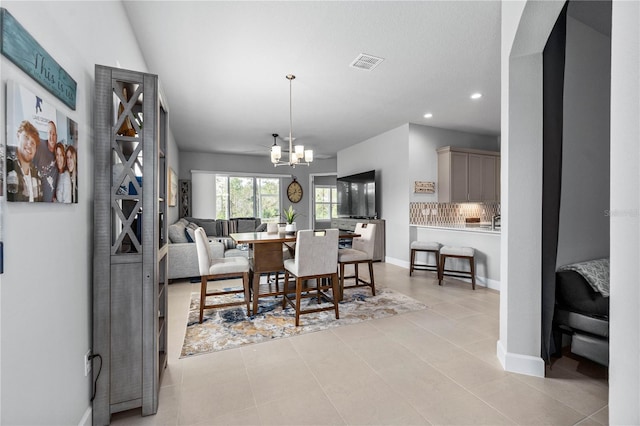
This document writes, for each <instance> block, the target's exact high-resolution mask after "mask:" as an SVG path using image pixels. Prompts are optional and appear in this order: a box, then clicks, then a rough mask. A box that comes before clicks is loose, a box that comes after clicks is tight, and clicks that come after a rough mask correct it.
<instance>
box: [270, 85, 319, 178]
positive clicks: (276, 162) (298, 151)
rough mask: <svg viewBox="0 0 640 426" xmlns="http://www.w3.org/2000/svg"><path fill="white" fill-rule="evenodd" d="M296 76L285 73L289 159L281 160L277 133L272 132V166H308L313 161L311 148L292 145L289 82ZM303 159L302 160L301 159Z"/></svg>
mask: <svg viewBox="0 0 640 426" xmlns="http://www.w3.org/2000/svg"><path fill="white" fill-rule="evenodd" d="M295 78H296V76H295V75H293V74H288V75H287V80H289V161H281V160H280V159H281V158H282V149H281V148H280V146H279V145H278V144H277V142H276V138H277V137H278V134H277V133H273V134H272V135H271V136H273V145H272V146H271V162H272V163H273V166H274V167H278V166H291V167H293V168H295V167H296V166H300V165H302V166H308V165H309V164H311V162H312V161H313V150H311V149H304V146H303V145H295V146H294V145H293V141H294V140H295V138H294V137H293V112H292V110H293V108H292V106H291V82H292V81H293V80H294V79H295ZM303 160H304V161H303Z"/></svg>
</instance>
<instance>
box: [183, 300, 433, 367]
mask: <svg viewBox="0 0 640 426" xmlns="http://www.w3.org/2000/svg"><path fill="white" fill-rule="evenodd" d="M228 297H229V298H232V297H236V296H235V295H234V296H228ZM237 297H239V296H237ZM219 302H220V298H217V300H216V302H215V303H219ZM301 303H302V305H303V308H304V307H305V306H307V307H311V305H317V298H315V297H314V298H306V299H302V302H301ZM325 304H327V306H331V304H330V303H328V301H325V300H323V301H322V303H321V306H322V305H325ZM314 307H315V306H314ZM426 308H427V306H426V305H425V304H423V303H421V302H418V301H417V300H415V299H412V298H410V297H408V296H405V295H403V294H401V293H398V292H395V291H393V290H391V289H388V288H376V296H371V290H370V289H369V288H357V289H346V290H345V292H344V300H343V301H342V302H340V304H339V310H340V319H339V320H336V319H335V315H334V311H333V310H331V311H324V312H316V313H312V314H305V315H301V316H300V326H299V327H296V326H295V311H294V309H293V308H291V307H287V309H285V310H284V311H283V309H282V297H281V296H280V297H277V298H276V297H265V298H261V299H260V301H259V309H258V315H255V316H251V317H247V311H246V308H245V307H244V305H242V306H234V307H231V308H226V309H211V310H205V311H204V319H203V321H202V324H199V323H198V319H199V313H200V293H192V294H191V305H190V307H189V319H188V322H187V330H186V333H185V337H184V344H183V345H182V353H181V355H180V358H184V357H188V356H192V355H199V354H204V353H208V352H215V351H222V350H225V349H231V348H237V347H239V346H243V345H248V344H252V343H260V342H264V341H267V340H273V339H280V338H283V337H290V336H297V335H299V334H305V333H311V332H314V331H320V330H326V329H328V328H333V327H340V326H342V325H347V324H355V323H358V322H363V321H367V320H371V319H376V318H385V317H389V316H392V315H397V314H403V313H406V312H412V311H417V310H420V309H426Z"/></svg>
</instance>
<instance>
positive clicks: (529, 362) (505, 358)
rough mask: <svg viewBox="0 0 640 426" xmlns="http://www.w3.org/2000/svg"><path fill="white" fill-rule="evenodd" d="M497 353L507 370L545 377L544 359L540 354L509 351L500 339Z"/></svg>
mask: <svg viewBox="0 0 640 426" xmlns="http://www.w3.org/2000/svg"><path fill="white" fill-rule="evenodd" d="M496 353H497V355H498V360H499V361H500V364H502V368H503V369H504V370H505V371H508V372H510V373H518V374H525V375H527V376H535V377H544V370H545V367H544V360H543V359H542V358H540V357H539V356H531V355H520V354H513V353H508V352H507V351H506V350H505V349H504V346H503V345H502V342H501V341H500V340H498V343H497V345H496Z"/></svg>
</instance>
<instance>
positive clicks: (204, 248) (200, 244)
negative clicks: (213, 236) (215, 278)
mask: <svg viewBox="0 0 640 426" xmlns="http://www.w3.org/2000/svg"><path fill="white" fill-rule="evenodd" d="M194 233H195V235H196V251H197V252H198V270H199V271H200V275H201V276H203V275H209V268H210V267H211V260H212V255H211V249H210V248H209V241H208V239H207V234H206V233H205V232H204V229H202V227H198V228H197V229H196V230H195V232H194Z"/></svg>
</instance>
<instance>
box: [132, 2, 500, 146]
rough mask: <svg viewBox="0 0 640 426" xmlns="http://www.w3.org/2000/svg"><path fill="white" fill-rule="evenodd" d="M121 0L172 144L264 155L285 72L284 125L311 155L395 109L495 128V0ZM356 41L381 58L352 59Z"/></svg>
mask: <svg viewBox="0 0 640 426" xmlns="http://www.w3.org/2000/svg"><path fill="white" fill-rule="evenodd" d="M124 5H125V10H126V12H127V14H128V16H129V19H130V22H131V25H132V27H133V30H134V32H135V35H136V37H137V39H138V42H139V45H140V49H141V51H142V54H143V55H144V58H145V60H146V62H147V66H148V68H149V71H150V72H152V73H154V74H158V75H159V76H160V80H161V86H162V89H163V91H164V94H165V97H166V100H167V103H168V106H169V110H170V125H171V129H172V132H173V135H174V137H175V139H176V142H177V144H178V146H179V148H180V149H181V150H186V151H198V152H224V153H243V154H253V155H264V156H265V157H266V156H267V155H268V152H269V146H270V145H271V144H272V143H273V138H272V137H271V134H272V133H278V134H280V135H281V136H287V135H288V133H289V81H288V80H287V79H286V77H285V76H286V75H287V74H295V76H296V79H295V80H294V81H293V83H292V105H293V109H292V115H293V136H294V137H295V138H296V143H300V144H304V145H305V147H308V148H312V149H313V150H314V151H315V155H316V158H326V157H332V156H335V154H336V152H337V151H339V150H341V149H343V148H345V147H348V146H350V145H353V144H356V143H359V142H361V141H363V140H366V139H368V138H371V137H373V136H376V135H379V134H381V133H383V132H385V131H387V130H390V129H393V128H396V127H398V126H400V125H402V124H405V123H418V124H424V125H429V126H435V127H441V128H446V129H455V130H461V131H467V132H474V133H480V134H487V135H498V134H499V132H500V2H499V1H408V2H400V1H372V2H368V1H328V2H316V1H299V2H289V1H258V2H245V1H163V2H155V1H124ZM361 53H365V54H369V55H373V56H377V57H381V58H384V61H383V62H382V63H381V64H380V65H378V66H377V67H376V68H374V69H373V70H371V71H364V70H361V69H356V68H352V67H350V64H351V63H352V62H353V60H354V59H355V58H356V57H357V56H358V55H359V54H361ZM474 92H481V93H482V94H483V96H482V98H480V99H478V100H471V99H470V95H471V94H472V93H474ZM427 112H431V113H432V114H433V117H432V118H430V119H426V118H424V117H423V115H424V114H425V113H427ZM279 144H280V145H283V146H284V142H282V141H279Z"/></svg>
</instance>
